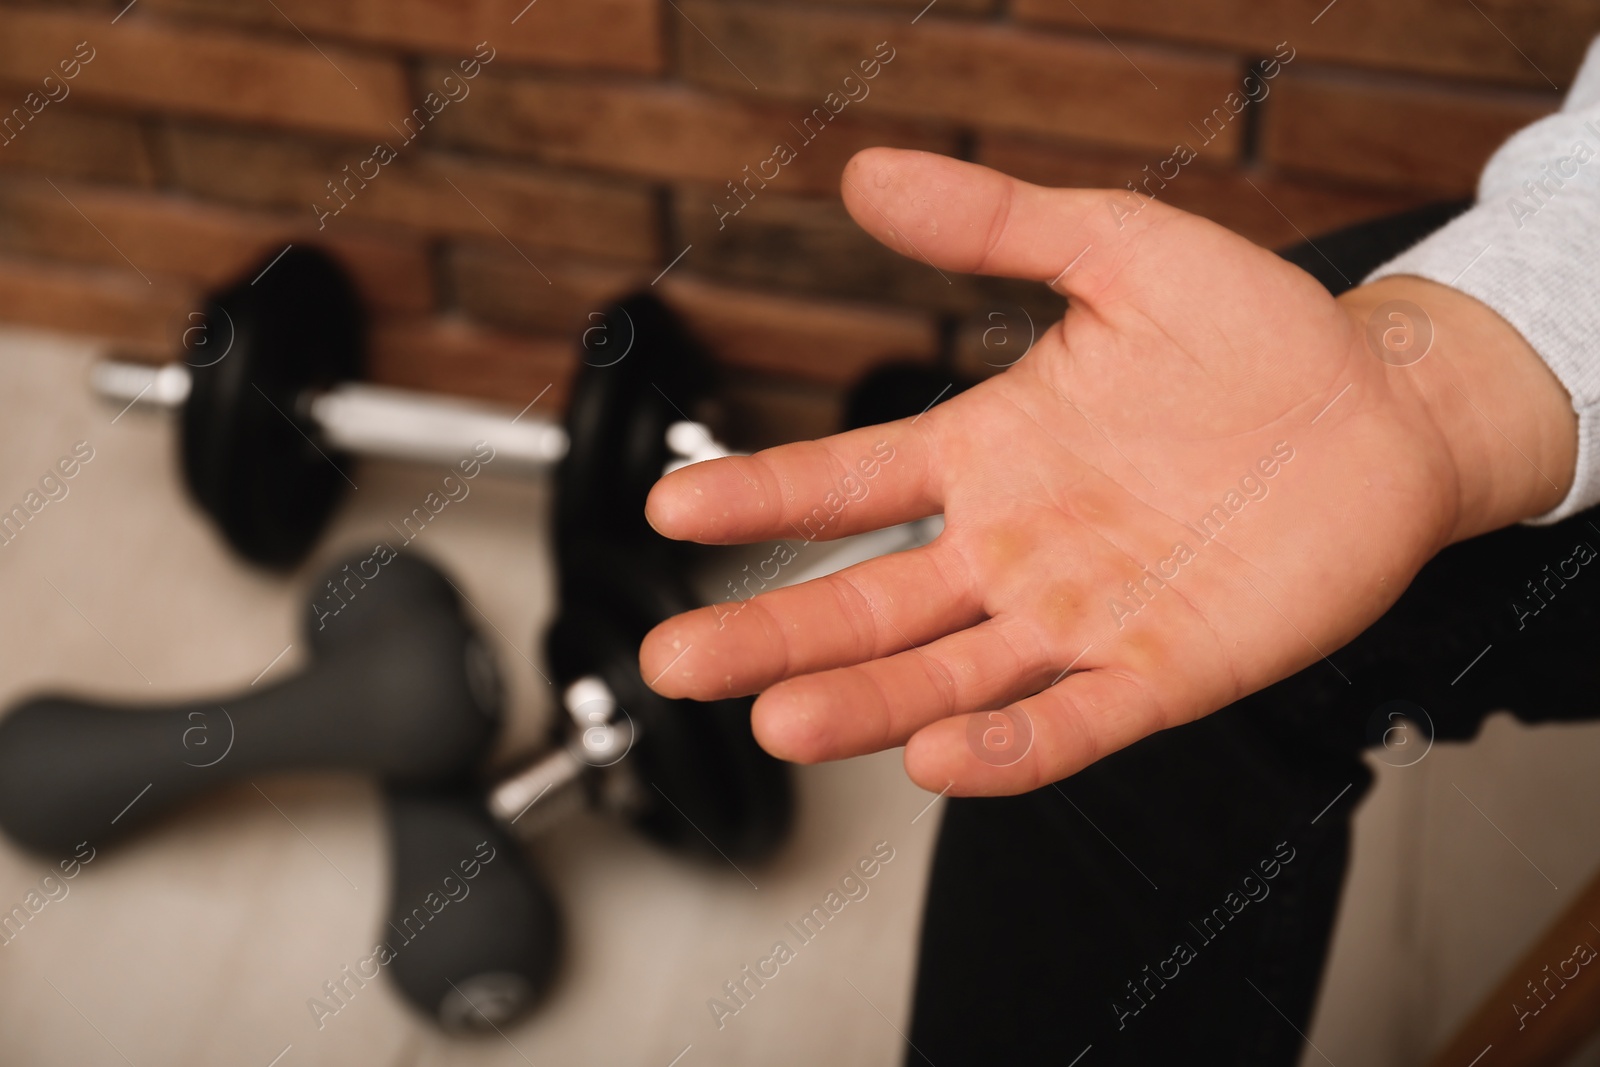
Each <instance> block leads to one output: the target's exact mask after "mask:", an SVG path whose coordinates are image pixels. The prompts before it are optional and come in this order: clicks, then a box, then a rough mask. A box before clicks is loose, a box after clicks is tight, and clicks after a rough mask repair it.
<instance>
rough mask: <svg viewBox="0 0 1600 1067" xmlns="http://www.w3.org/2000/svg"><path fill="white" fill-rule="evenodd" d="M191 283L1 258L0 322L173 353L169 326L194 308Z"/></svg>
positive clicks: (195, 300)
mask: <svg viewBox="0 0 1600 1067" xmlns="http://www.w3.org/2000/svg"><path fill="white" fill-rule="evenodd" d="M197 303H198V294H197V293H196V292H195V291H194V290H193V288H192V287H189V286H185V285H182V284H179V283H175V282H172V281H169V280H167V279H158V280H157V281H156V283H155V284H153V285H146V284H145V283H144V282H143V281H141V280H140V279H139V278H138V276H137V275H135V274H133V273H132V272H131V271H127V270H121V271H117V270H109V269H105V268H99V267H92V268H91V267H63V266H57V265H53V264H41V263H37V262H34V261H31V260H22V259H11V258H6V257H0V320H3V321H5V322H7V323H10V324H13V325H23V326H38V327H43V328H45V329H51V330H60V331H62V332H64V333H74V334H86V335H89V336H94V337H102V338H106V339H109V340H112V341H114V342H118V343H119V344H121V345H124V346H128V347H130V348H132V349H133V350H134V351H135V352H136V353H137V354H140V355H144V356H148V355H149V354H151V353H157V352H168V351H171V347H170V346H171V343H172V340H173V336H174V332H175V331H174V330H173V324H174V323H176V322H178V321H180V320H181V319H182V317H183V314H184V313H185V312H186V311H189V310H191V309H193V308H194V307H196V306H197Z"/></svg>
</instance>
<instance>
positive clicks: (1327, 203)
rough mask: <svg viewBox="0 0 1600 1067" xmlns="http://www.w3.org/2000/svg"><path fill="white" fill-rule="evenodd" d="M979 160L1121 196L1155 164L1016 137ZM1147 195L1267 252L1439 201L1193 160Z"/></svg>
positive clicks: (1052, 182) (1039, 179) (981, 147)
mask: <svg viewBox="0 0 1600 1067" xmlns="http://www.w3.org/2000/svg"><path fill="white" fill-rule="evenodd" d="M977 158H978V161H979V162H981V163H983V164H985V165H986V166H990V167H993V168H995V169H996V170H1000V171H1004V172H1005V173H1007V174H1010V175H1013V176H1015V177H1018V178H1021V179H1022V180H1023V181H1028V182H1033V183H1034V184H1036V185H1049V186H1058V187H1073V188H1087V189H1118V190H1125V189H1126V188H1127V183H1128V182H1130V181H1134V182H1136V183H1140V188H1141V189H1143V188H1145V186H1144V184H1143V183H1144V182H1145V181H1146V180H1147V178H1148V177H1149V175H1148V174H1147V173H1146V172H1145V171H1144V167H1145V166H1146V165H1151V173H1158V171H1157V168H1156V166H1155V165H1154V164H1156V162H1157V160H1156V159H1153V158H1140V157H1137V156H1128V157H1124V158H1113V157H1106V156H1093V155H1087V154H1085V153H1084V152H1082V151H1078V150H1074V149H1072V148H1069V147H1067V146H1064V145H1046V144H1040V143H1038V142H1034V141H1028V140H1023V139H1020V138H1014V137H986V138H983V139H981V140H980V141H979V144H978V151H977ZM1159 158H1160V159H1163V160H1164V159H1165V158H1166V157H1165V156H1161V157H1159ZM1171 172H1172V170H1171V168H1170V167H1169V168H1167V173H1169V174H1170V173H1171ZM1148 188H1150V189H1151V190H1154V191H1155V193H1156V195H1157V196H1158V197H1159V198H1160V199H1162V200H1164V201H1165V202H1167V203H1169V204H1171V205H1172V206H1174V207H1178V208H1182V209H1183V210H1184V211H1192V212H1194V213H1195V214H1196V215H1203V216H1204V217H1206V218H1208V219H1211V220H1212V221H1213V222H1217V223H1220V224H1221V225H1223V226H1226V227H1228V229H1230V230H1233V231H1234V232H1235V233H1240V234H1243V235H1244V236H1246V237H1248V238H1250V240H1252V241H1254V242H1256V243H1257V244H1259V245H1263V246H1265V247H1267V248H1284V247H1287V246H1289V245H1293V244H1297V243H1298V242H1300V241H1301V240H1303V239H1304V237H1315V236H1317V235H1318V234H1322V233H1327V232H1328V231H1330V230H1336V229H1338V228H1340V227H1342V226H1348V225H1351V224H1352V223H1356V222H1362V221H1365V220H1367V219H1374V218H1381V217H1382V216H1384V215H1392V214H1394V213H1395V212H1398V211H1404V210H1406V209H1407V208H1412V207H1417V206H1418V205H1420V204H1423V203H1426V202H1427V201H1429V200H1434V199H1437V197H1436V196H1433V195H1430V194H1428V193H1427V192H1424V191H1420V190H1392V191H1391V190H1385V189H1371V188H1363V187H1351V186H1342V185H1338V184H1329V183H1326V182H1323V183H1317V182H1314V181H1302V180H1298V179H1295V178H1292V177H1285V176H1283V175H1279V174H1273V173H1271V172H1262V171H1260V170H1252V171H1239V170H1235V169H1231V168H1229V169H1224V168H1220V167H1208V166H1206V165H1205V164H1204V163H1203V162H1201V161H1199V160H1197V161H1195V162H1193V163H1190V164H1189V165H1188V166H1186V167H1184V168H1182V169H1181V170H1179V171H1178V176H1177V177H1176V178H1173V179H1172V180H1171V181H1169V182H1167V183H1166V186H1165V188H1162V186H1161V184H1160V182H1158V181H1150V183H1149V186H1148Z"/></svg>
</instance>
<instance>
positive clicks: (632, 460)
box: [555, 293, 713, 556]
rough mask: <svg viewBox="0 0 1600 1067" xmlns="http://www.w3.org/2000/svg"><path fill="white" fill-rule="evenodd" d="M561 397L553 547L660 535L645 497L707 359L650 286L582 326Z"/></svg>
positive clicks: (703, 385) (698, 388)
mask: <svg viewBox="0 0 1600 1067" xmlns="http://www.w3.org/2000/svg"><path fill="white" fill-rule="evenodd" d="M580 355H581V356H582V365H581V366H580V367H579V368H578V373H577V376H576V378H575V379H574V381H573V386H572V394H571V399H570V400H569V401H568V405H567V419H566V427H567V438H568V447H567V454H566V456H565V457H564V458H563V459H562V461H561V463H560V464H559V466H558V467H557V469H556V491H555V530H556V550H557V553H558V555H563V556H564V553H565V551H566V547H567V546H568V545H583V544H587V543H592V542H593V541H595V540H596V539H605V540H606V541H608V542H610V543H612V544H616V545H620V546H635V545H640V544H646V543H649V542H651V541H654V540H657V538H656V535H655V533H654V532H653V531H652V530H651V529H650V527H649V524H647V523H646V522H645V519H644V501H645V498H646V497H647V496H649V494H650V488H651V486H653V485H655V483H656V481H657V480H658V479H659V478H660V477H661V472H662V470H663V469H664V468H665V466H666V464H667V462H668V461H669V460H671V459H673V458H675V456H676V454H675V453H674V452H672V451H671V449H670V448H669V447H668V444H667V428H668V427H670V426H671V425H672V424H673V423H676V422H681V421H684V420H686V419H692V418H694V417H695V416H696V415H697V414H698V413H697V410H696V409H697V408H699V407H700V406H701V405H702V404H703V402H704V401H705V398H706V397H707V395H708V394H709V392H710V389H711V387H712V385H713V377H712V372H711V362H710V359H709V358H708V357H707V356H706V354H705V352H704V350H703V349H702V348H701V347H700V345H699V343H698V342H697V341H695V340H694V338H693V337H691V336H690V335H689V333H688V331H687V330H686V329H685V328H684V327H683V325H682V324H681V323H680V322H679V321H678V319H677V317H676V316H674V315H673V314H672V312H671V311H670V310H668V308H667V307H666V305H664V304H663V303H661V301H660V300H658V299H657V298H656V297H654V296H652V295H650V294H649V293H639V294H635V295H633V296H630V297H628V298H627V299H625V300H622V301H620V302H619V303H617V304H615V305H613V306H612V307H610V308H609V309H607V310H606V311H605V312H603V313H600V314H599V318H598V320H597V321H595V322H594V323H593V324H592V325H591V326H590V327H589V329H588V330H586V331H585V333H584V340H583V343H582V345H581V346H580Z"/></svg>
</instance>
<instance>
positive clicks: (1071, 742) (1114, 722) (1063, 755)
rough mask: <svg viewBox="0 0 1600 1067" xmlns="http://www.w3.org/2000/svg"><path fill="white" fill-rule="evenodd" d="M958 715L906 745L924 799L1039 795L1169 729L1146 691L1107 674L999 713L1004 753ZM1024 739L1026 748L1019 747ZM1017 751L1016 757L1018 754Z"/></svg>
mask: <svg viewBox="0 0 1600 1067" xmlns="http://www.w3.org/2000/svg"><path fill="white" fill-rule="evenodd" d="M973 719H974V717H973V716H970V715H961V716H957V717H954V718H949V719H944V720H942V721H938V722H933V723H931V724H930V725H928V726H927V727H926V728H924V729H922V730H919V731H918V732H917V733H916V735H915V736H913V737H912V738H911V739H910V740H909V741H908V742H907V743H906V752H905V766H906V773H907V774H908V775H910V776H911V779H912V781H914V782H916V783H917V784H918V785H920V786H921V787H922V788H924V789H927V790H929V791H930V792H942V791H948V792H949V793H951V794H953V795H955V796H1010V795H1014V794H1017V793H1026V792H1028V791H1029V790H1033V789H1038V788H1039V787H1040V786H1043V785H1047V784H1049V783H1050V782H1054V781H1058V780H1060V779H1062V778H1065V777H1067V776H1068V775H1071V774H1076V773H1077V772H1078V771H1080V770H1082V769H1083V768H1085V767H1087V766H1088V765H1089V764H1091V763H1093V762H1094V761H1095V760H1098V759H1100V758H1101V757H1103V756H1108V755H1110V754H1111V753H1113V752H1115V751H1117V750H1118V749H1120V748H1124V747H1126V746H1127V745H1131V744H1132V743H1133V742H1135V741H1137V740H1139V739H1140V738H1142V737H1145V736H1147V735H1149V734H1152V733H1155V732H1156V731H1157V730H1159V729H1163V728H1165V727H1167V726H1171V725H1174V722H1175V721H1176V720H1175V719H1173V718H1172V717H1171V715H1170V714H1169V713H1168V712H1167V711H1165V710H1164V709H1163V708H1162V707H1161V705H1160V703H1159V702H1158V700H1157V699H1156V697H1155V695H1154V694H1153V693H1152V692H1151V691H1150V690H1149V688H1148V686H1147V684H1146V683H1143V682H1140V681H1138V680H1137V679H1135V678H1133V677H1132V676H1129V675H1124V674H1119V673H1114V672H1112V671H1108V670H1088V671H1080V672H1078V673H1076V674H1071V675H1068V676H1067V678H1066V679H1064V680H1063V681H1061V682H1058V683H1057V684H1055V685H1053V686H1051V687H1050V688H1048V689H1046V690H1044V691H1043V692H1041V693H1038V694H1036V695H1034V696H1031V697H1029V698H1027V699H1025V700H1020V701H1018V702H1017V703H1015V704H1013V705H1011V706H1009V707H1007V708H1004V709H1002V710H1001V711H1000V712H998V713H997V719H1000V720H1009V726H1010V729H1011V731H1012V736H1011V738H1010V739H1009V744H1010V745H1011V746H1014V747H1011V748H1009V749H1007V748H1004V747H1001V746H995V747H994V748H992V749H991V748H988V747H986V745H985V743H984V741H983V736H984V731H985V729H987V728H989V727H990V726H991V725H993V722H991V721H984V720H979V722H978V723H977V724H976V725H974V722H973ZM1023 733H1027V734H1028V735H1029V737H1028V738H1027V739H1026V740H1019V739H1018V737H1019V735H1020V734H1023ZM1019 748H1020V749H1021V750H1022V751H1021V752H1020V753H1019V752H1018V751H1017V749H1019Z"/></svg>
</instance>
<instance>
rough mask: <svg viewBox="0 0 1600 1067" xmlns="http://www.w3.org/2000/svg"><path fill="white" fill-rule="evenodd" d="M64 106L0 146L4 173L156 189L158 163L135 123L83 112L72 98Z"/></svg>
mask: <svg viewBox="0 0 1600 1067" xmlns="http://www.w3.org/2000/svg"><path fill="white" fill-rule="evenodd" d="M61 103H62V105H63V106H61V107H57V106H56V105H54V104H52V105H50V106H49V107H47V108H45V110H44V111H41V112H40V113H39V116H38V120H37V121H34V122H30V123H29V124H28V125H27V126H26V127H24V128H23V129H22V131H21V133H20V134H19V135H18V136H16V137H15V138H14V139H13V140H12V141H11V142H10V143H7V144H0V168H3V169H7V170H10V169H17V170H43V171H48V172H50V173H51V174H53V175H55V176H57V177H68V178H84V179H88V180H91V181H115V182H120V183H122V184H124V185H138V186H149V185H152V184H154V182H155V177H156V172H155V164H154V162H153V161H152V159H151V158H150V152H149V148H148V146H147V144H146V142H145V137H144V133H143V131H142V130H141V129H140V128H139V124H138V123H137V122H135V121H134V120H132V119H127V118H122V117H118V116H111V115H103V114H98V113H96V112H92V111H85V110H83V109H82V108H79V107H77V106H76V104H75V102H73V100H72V97H71V96H68V97H67V98H66V99H64V100H63V101H62V102H61Z"/></svg>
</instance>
